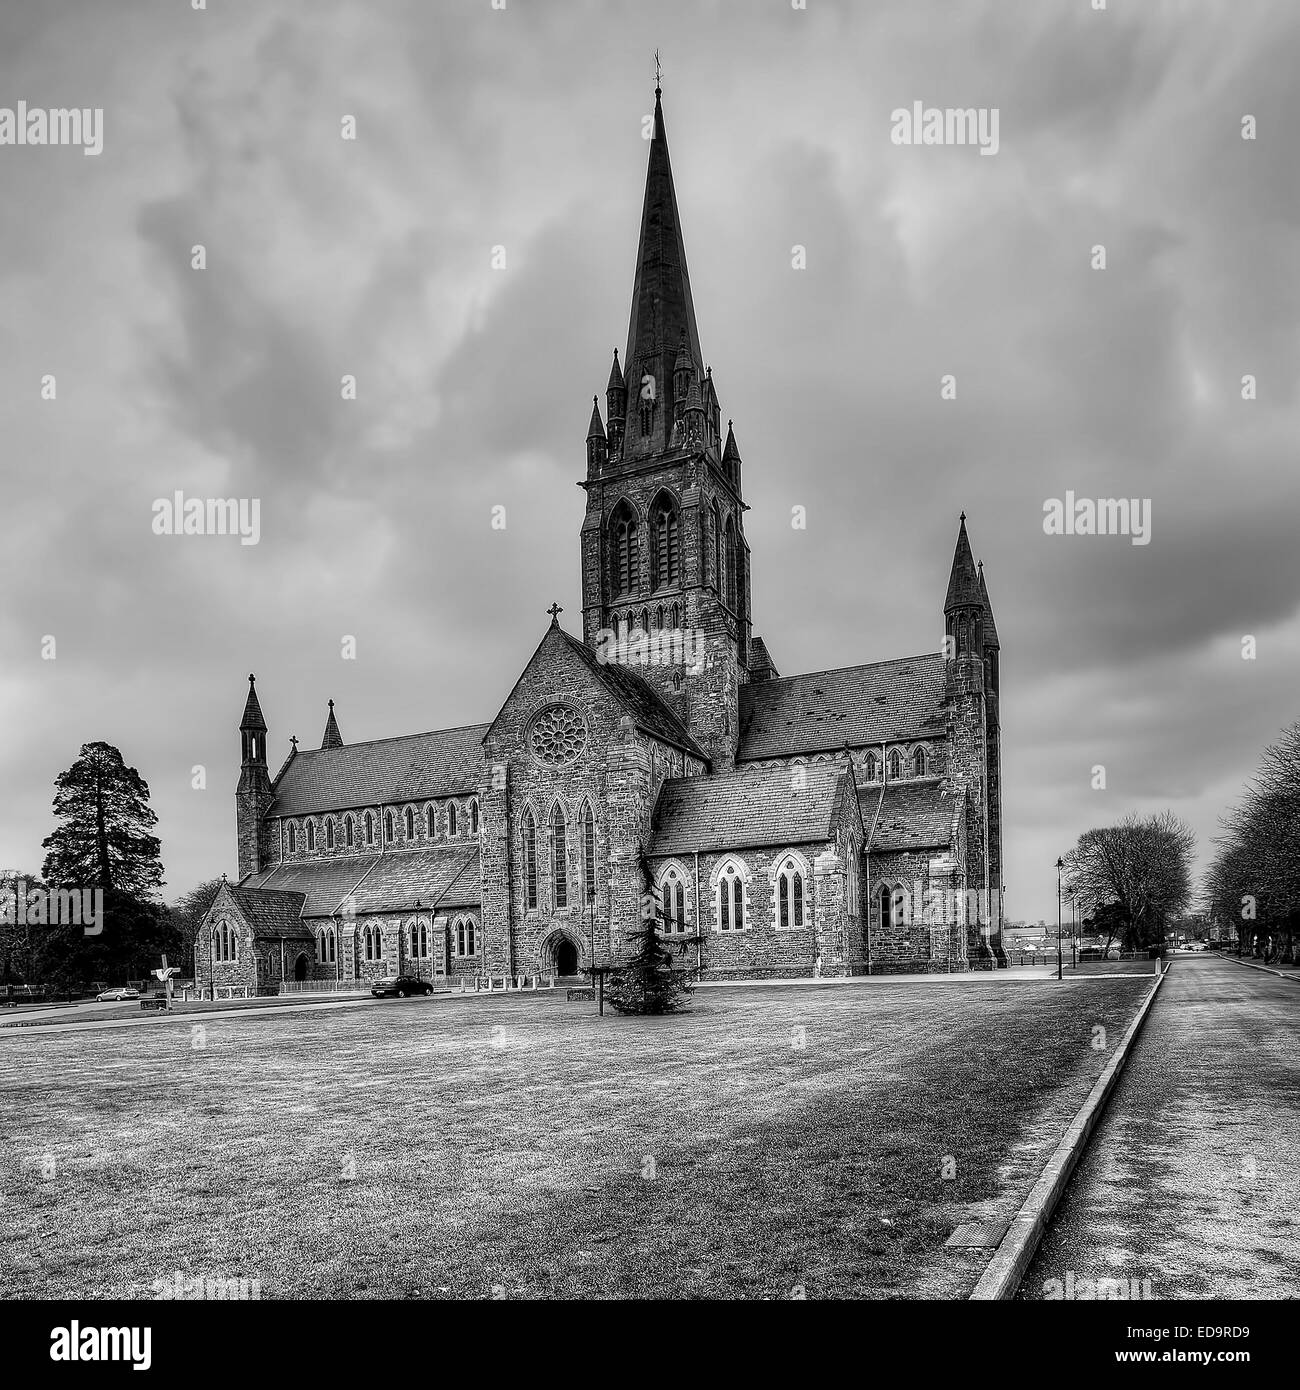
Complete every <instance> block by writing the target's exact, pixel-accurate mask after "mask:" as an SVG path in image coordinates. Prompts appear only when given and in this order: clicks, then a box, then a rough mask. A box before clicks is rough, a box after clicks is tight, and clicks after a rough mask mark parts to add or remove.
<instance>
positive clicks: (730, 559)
mask: <svg viewBox="0 0 1300 1390" xmlns="http://www.w3.org/2000/svg"><path fill="white" fill-rule="evenodd" d="M723 564H724V565H725V566H726V574H727V582H726V587H725V592H726V599H727V607H728V608H731V609H734V608H735V607H736V525H735V523H734V522H733V521H732V519H731V518H730V517H728V518H727V525H726V528H725V535H724V539H723Z"/></svg>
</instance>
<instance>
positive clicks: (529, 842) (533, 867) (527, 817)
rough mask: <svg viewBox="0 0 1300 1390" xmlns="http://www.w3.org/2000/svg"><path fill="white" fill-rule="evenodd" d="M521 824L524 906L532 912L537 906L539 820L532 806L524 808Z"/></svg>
mask: <svg viewBox="0 0 1300 1390" xmlns="http://www.w3.org/2000/svg"><path fill="white" fill-rule="evenodd" d="M520 826H521V831H522V838H523V851H524V855H523V865H524V906H525V907H526V908H527V909H528V910H529V911H530V912H531V911H532V910H533V909H534V908H535V907H536V906H537V821H536V820H535V819H534V818H533V812H532V808H531V807H525V808H524V817H523V820H522V821H521V822H520Z"/></svg>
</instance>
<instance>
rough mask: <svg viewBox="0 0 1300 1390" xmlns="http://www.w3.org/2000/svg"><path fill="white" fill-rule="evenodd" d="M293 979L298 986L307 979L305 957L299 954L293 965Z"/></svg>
mask: <svg viewBox="0 0 1300 1390" xmlns="http://www.w3.org/2000/svg"><path fill="white" fill-rule="evenodd" d="M293 978H294V979H295V980H297V981H298V983H299V984H302V982H303V981H304V980H305V979H306V978H307V957H306V956H305V955H303V954H302V953H301V952H300V953H299V955H298V959H297V960H296V961H294V963H293Z"/></svg>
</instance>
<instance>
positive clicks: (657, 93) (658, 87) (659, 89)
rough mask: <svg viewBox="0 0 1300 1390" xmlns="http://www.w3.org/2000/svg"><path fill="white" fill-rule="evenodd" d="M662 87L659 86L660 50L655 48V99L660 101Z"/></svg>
mask: <svg viewBox="0 0 1300 1390" xmlns="http://www.w3.org/2000/svg"><path fill="white" fill-rule="evenodd" d="M661 92H662V88H661V87H660V86H659V50H658V49H657V48H656V49H655V100H656V101H658V100H659V97H660V94H661Z"/></svg>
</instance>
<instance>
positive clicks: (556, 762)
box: [528, 705, 587, 767]
mask: <svg viewBox="0 0 1300 1390" xmlns="http://www.w3.org/2000/svg"><path fill="white" fill-rule="evenodd" d="M528 742H529V746H530V747H531V748H532V750H533V756H534V757H535V758H536V759H537V761H538V762H539V763H545V764H546V766H547V767H562V766H563V765H564V764H565V763H571V762H572V761H573V760H574V758H576V757H577V756H578V754H579V753H581V752H582V750H583V747H584V745H585V744H586V742H587V726H586V725H585V724H584V723H583V722H582V716H581V715H580V714H579V713H578V712H577V710H573V709H570V708H569V707H568V706H567V705H550V706H548V707H547V708H546V709H544V710H543V711H542V712H541V713H540V714H539V715H538V716H537V718H536V719H534V720H533V725H532V728H531V729H530V730H529V732H528Z"/></svg>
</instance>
